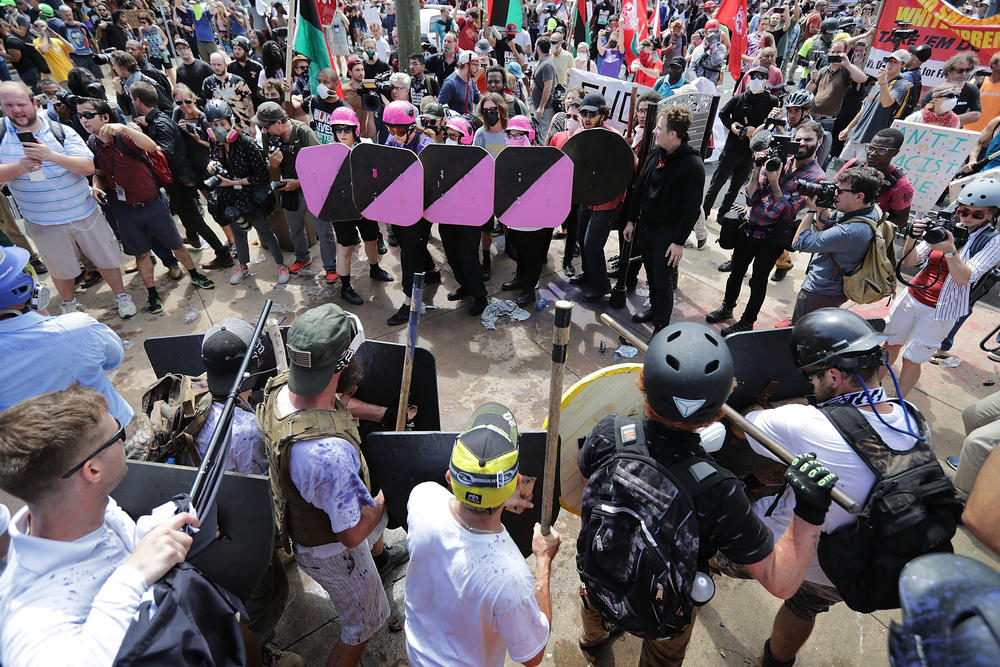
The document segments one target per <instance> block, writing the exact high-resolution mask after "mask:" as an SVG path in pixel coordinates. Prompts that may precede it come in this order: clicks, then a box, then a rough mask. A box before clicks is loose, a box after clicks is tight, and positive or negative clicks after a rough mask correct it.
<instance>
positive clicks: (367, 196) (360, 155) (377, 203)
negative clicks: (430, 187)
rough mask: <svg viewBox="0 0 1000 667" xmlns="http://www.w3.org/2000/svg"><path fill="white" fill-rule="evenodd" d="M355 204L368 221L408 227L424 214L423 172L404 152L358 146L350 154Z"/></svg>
mask: <svg viewBox="0 0 1000 667" xmlns="http://www.w3.org/2000/svg"><path fill="white" fill-rule="evenodd" d="M351 179H352V180H353V182H354V183H353V185H354V203H355V205H356V206H357V207H358V210H360V211H361V215H362V216H364V217H365V218H367V219H369V220H375V221H377V222H385V223H388V224H392V225H400V226H402V227H409V226H410V225H412V224H415V223H416V222H417V221H418V220H420V218H421V217H422V216H423V214H424V168H423V166H422V165H421V164H420V160H418V159H417V155H416V153H414V152H413V151H410V150H407V149H405V148H395V147H393V146H381V145H379V144H361V145H359V146H356V147H355V148H354V150H353V151H351Z"/></svg>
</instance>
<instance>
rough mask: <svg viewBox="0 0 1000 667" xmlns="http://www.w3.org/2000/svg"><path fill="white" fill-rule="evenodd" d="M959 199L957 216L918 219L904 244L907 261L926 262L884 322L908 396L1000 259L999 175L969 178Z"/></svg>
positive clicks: (892, 359)
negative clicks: (899, 360) (976, 288)
mask: <svg viewBox="0 0 1000 667" xmlns="http://www.w3.org/2000/svg"><path fill="white" fill-rule="evenodd" d="M956 203H957V204H958V207H957V208H956V210H955V219H954V221H952V220H949V219H945V220H940V219H939V220H938V221H936V222H931V221H929V220H927V219H919V220H916V221H914V222H913V224H912V225H910V228H909V230H908V233H907V238H906V242H905V243H904V244H903V249H902V254H901V257H902V260H901V262H902V265H903V266H907V267H910V266H919V265H923V268H922V269H921V271H920V272H919V273H918V274H917V275H916V277H915V278H913V280H912V281H910V282H909V283H907V285H908V289H907V290H906V291H905V292H904V293H903V294H902V296H900V297H899V298H898V299H896V302H895V303H894V304H893V306H892V310H891V311H890V312H889V320H888V322H886V325H885V334H886V336H888V337H889V341H888V347H887V349H888V350H889V360H890V363H895V361H896V359H897V358H898V357H899V355H900V352H902V356H903V365H902V369H901V371H900V373H899V386H900V391H901V392H902V395H903V396H906V395H908V394H909V393H910V392H911V391H912V390H913V388H914V387H915V386H916V384H917V380H919V379H920V365H921V364H923V363H924V362H925V361H928V360H929V359H930V358H931V357H932V356H933V355H934V352H935V350H937V347H938V344H939V343H940V342H941V341H942V340H943V339H944V338H945V336H946V335H947V334H948V332H949V331H950V330H951V328H952V326H953V325H954V324H955V322H956V321H957V320H958V319H959V318H961V317H962V316H964V315H965V314H966V313H968V312H969V309H970V307H971V304H970V302H969V294H970V288H971V286H972V285H974V284H975V283H976V282H977V281H978V280H979V279H980V278H982V277H983V275H985V274H986V272H987V271H989V270H990V269H992V268H993V267H994V266H996V265H997V263H1000V234H998V233H997V231H996V221H997V215H998V214H1000V180H997V179H994V178H979V179H977V180H975V181H973V182H972V183H969V184H968V185H966V186H965V187H964V188H962V191H961V193H959V195H958V199H957V200H956ZM980 237H983V240H981V239H980ZM918 239H919V240H918ZM985 239H988V240H986V241H985V243H984V240H985ZM974 248H975V249H977V252H976V253H975V254H973V249H974Z"/></svg>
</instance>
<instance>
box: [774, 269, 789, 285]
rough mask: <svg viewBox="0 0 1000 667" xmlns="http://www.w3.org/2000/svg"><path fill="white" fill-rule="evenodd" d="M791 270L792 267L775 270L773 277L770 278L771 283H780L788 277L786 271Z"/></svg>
mask: <svg viewBox="0 0 1000 667" xmlns="http://www.w3.org/2000/svg"><path fill="white" fill-rule="evenodd" d="M791 268H792V267H790V266H789V267H788V268H786V269H775V270H774V275H772V276H771V282H775V283H780V282H781V281H782V280H784V279H785V276H787V275H788V271H789V270H790V269H791Z"/></svg>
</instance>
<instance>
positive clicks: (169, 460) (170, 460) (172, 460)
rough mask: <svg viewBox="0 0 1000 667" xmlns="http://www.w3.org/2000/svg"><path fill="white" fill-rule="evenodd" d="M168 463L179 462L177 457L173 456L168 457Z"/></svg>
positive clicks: (174, 463)
mask: <svg viewBox="0 0 1000 667" xmlns="http://www.w3.org/2000/svg"><path fill="white" fill-rule="evenodd" d="M166 463H167V465H176V464H177V459H175V458H174V457H173V456H171V457H168V458H167V460H166Z"/></svg>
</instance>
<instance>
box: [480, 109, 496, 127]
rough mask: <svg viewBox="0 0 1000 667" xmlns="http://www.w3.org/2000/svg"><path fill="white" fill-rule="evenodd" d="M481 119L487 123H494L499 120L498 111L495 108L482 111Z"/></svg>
mask: <svg viewBox="0 0 1000 667" xmlns="http://www.w3.org/2000/svg"><path fill="white" fill-rule="evenodd" d="M483 120H485V121H486V124H487V125H496V124H497V123H499V122H500V112H499V111H497V110H496V109H487V110H485V111H483Z"/></svg>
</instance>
